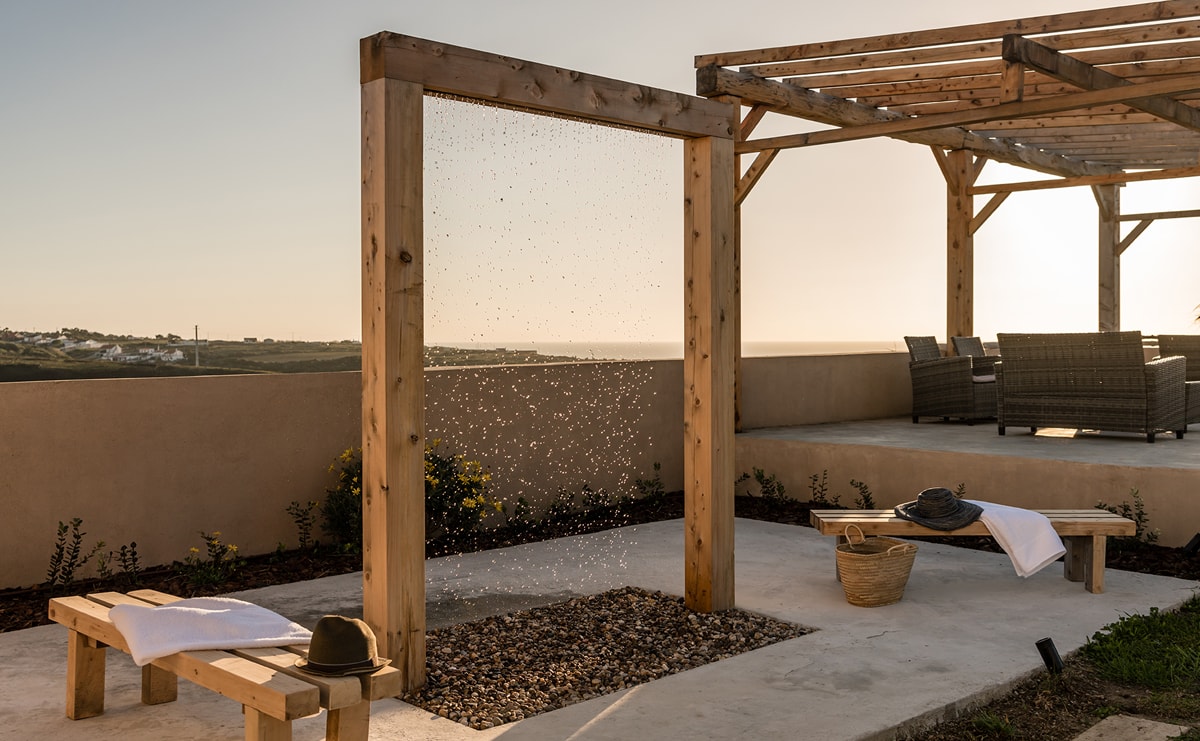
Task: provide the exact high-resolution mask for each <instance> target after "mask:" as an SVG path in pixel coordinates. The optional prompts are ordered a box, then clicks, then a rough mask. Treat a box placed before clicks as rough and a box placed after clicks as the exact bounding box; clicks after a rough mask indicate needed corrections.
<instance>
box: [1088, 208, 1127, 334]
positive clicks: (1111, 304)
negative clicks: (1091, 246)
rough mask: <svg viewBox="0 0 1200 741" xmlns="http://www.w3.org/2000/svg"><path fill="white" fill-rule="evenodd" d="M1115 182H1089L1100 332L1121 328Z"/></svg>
mask: <svg viewBox="0 0 1200 741" xmlns="http://www.w3.org/2000/svg"><path fill="white" fill-rule="evenodd" d="M1119 187H1120V186H1118V185H1093V186H1092V193H1093V194H1094V195H1095V196H1096V206H1097V211H1098V212H1099V220H1098V225H1099V230H1098V240H1097V241H1098V245H1099V254H1098V260H1099V268H1100V269H1099V276H1098V277H1099V285H1098V286H1097V296H1096V298H1097V306H1098V310H1099V317H1098V318H1099V328H1100V331H1101V332H1116V331H1119V330H1120V329H1121V246H1120V245H1121V222H1120V216H1121V192H1120V190H1118V188H1119Z"/></svg>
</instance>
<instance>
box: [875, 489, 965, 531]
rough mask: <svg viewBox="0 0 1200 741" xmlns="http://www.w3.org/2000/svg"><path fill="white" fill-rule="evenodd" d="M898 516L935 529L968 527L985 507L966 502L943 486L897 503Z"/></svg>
mask: <svg viewBox="0 0 1200 741" xmlns="http://www.w3.org/2000/svg"><path fill="white" fill-rule="evenodd" d="M895 512H896V516H897V517H900V518H903V519H905V520H911V521H912V522H915V523H917V524H918V525H924V526H925V527H928V528H932V529H934V530H957V529H959V528H960V527H966V526H967V525H970V524H971V523H972V522H975V520H977V519H979V515H981V514H982V513H983V507H980V506H979V505H978V504H974V503H972V502H965V501H963V500H962V499H959V498H958V497H956V496H954V492H952V491H950V490H949V489H944V488H942V487H936V488H933V489H926V490H925V491H923V492H921V493H920V494H918V495H917V498H916V499H915V500H913V501H911V502H905V503H904V504H898V505H896V510H895Z"/></svg>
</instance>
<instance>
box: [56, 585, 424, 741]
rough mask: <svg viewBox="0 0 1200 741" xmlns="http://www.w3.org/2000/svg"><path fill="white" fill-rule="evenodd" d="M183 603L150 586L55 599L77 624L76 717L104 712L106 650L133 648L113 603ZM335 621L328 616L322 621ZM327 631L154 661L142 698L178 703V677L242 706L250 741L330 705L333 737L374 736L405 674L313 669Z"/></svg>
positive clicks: (283, 734) (72, 637)
mask: <svg viewBox="0 0 1200 741" xmlns="http://www.w3.org/2000/svg"><path fill="white" fill-rule="evenodd" d="M178 600H179V598H178V597H175V596H172V595H169V594H164V593H162V592H156V591H153V590H147V589H143V590H137V591H133V592H130V593H129V594H121V593H119V592H103V593H99V594H90V595H88V596H87V597H80V596H72V597H55V598H53V599H51V600H50V618H51V619H52V620H54V621H55V622H58V623H61V624H62V625H65V626H66V627H67V628H69V629H70V633H69V635H68V643H67V704H66V712H67V717H68V718H71V719H72V720H79V719H82V718H91V717H93V716H97V715H100V714H101V713H103V712H104V665H105V649H106V648H107V647H109V646H112V647H113V648H117V649H120V650H122V651H124V652H126V653H131V654H132V653H133V652H132V651H131V650H130V646H129V642H128V641H127V640H126V638H125V636H124V635H122V633H121V631H120V630H119V629H118V628H117V626H116V625H115V624H114V622H113V620H112V619H111V618H110V610H111V608H113V607H115V606H117V605H136V606H141V607H147V606H153V605H168V604H171V603H173V602H176V601H178ZM334 617H337V616H334ZM329 619H330V618H322V622H324V621H326V620H329ZM355 622H360V621H355ZM321 629H322V626H321V624H318V626H317V631H316V632H314V634H313V636H314V639H313V645H312V646H306V645H295V646H280V647H271V648H266V647H262V648H241V649H232V650H197V651H179V652H177V653H173V654H170V655H167V656H163V657H161V658H157V659H154V660H153V661H152V662H151V663H148V664H146V665H144V666H143V667H142V703H143V704H145V705H157V704H160V703H165V702H172V701H174V700H175V699H176V696H177V684H178V678H179V677H184V678H185V679H189V680H191V681H192V682H194V683H195V684H198V685H200V686H201V687H205V688H207V689H210V690H212V691H214V692H217V693H219V694H221V695H224V696H225V697H228V698H230V699H232V700H235V701H237V702H239V703H241V704H242V711H243V714H244V715H245V737H246V739H248V740H249V739H258V740H261V741H267V740H271V741H275V740H285V739H290V738H291V737H292V721H293V720H295V719H296V718H303V717H305V716H309V715H315V714H317V713H319V712H321V710H328V718H327V720H326V724H325V730H326V738H327V739H330V740H331V741H332V740H333V739H341V740H342V741H350V740H351V739H353V740H355V741H366V739H367V733H368V730H369V724H370V712H371V701H372V700H379V699H382V698H384V697H393V696H396V695H399V694H401V692H402V686H401V675H400V672H399V671H398V670H397V669H396V668H394V667H391V666H380V665H379V664H380V663H381V662H380V660H378V659H376V660H375V664H376V665H375V666H372V667H368V668H369V669H370V673H365V671H364V669H357V668H355V669H351V670H347V671H345V672H343V673H339V674H329V675H322V674H313V673H311V671H318V670H319V667H320V666H321V665H318V664H317V663H316V662H315V657H316V656H317V651H318V649H317V645H318V644H317V634H318V633H320V631H321ZM372 637H373V636H372ZM310 649H311V650H312V652H313V653H312V654H311V656H310V654H309V651H310ZM360 663H362V662H360ZM305 668H308V669H309V671H306V670H305ZM360 672H361V673H360Z"/></svg>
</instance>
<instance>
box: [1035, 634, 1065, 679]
mask: <svg viewBox="0 0 1200 741" xmlns="http://www.w3.org/2000/svg"><path fill="white" fill-rule="evenodd" d="M1036 645H1037V650H1038V653H1040V654H1041V655H1042V663H1044V664H1045V665H1046V669H1048V670H1049V671H1050V673H1052V674H1062V670H1063V660H1062V657H1061V656H1059V655H1058V649H1057V648H1055V647H1054V641H1053V640H1051V639H1049V638H1043V639H1042V640H1040V641H1038V642H1037V644H1036Z"/></svg>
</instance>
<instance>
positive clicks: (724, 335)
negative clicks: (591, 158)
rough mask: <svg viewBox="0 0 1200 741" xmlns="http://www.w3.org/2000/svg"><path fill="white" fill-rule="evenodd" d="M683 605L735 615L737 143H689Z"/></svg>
mask: <svg viewBox="0 0 1200 741" xmlns="http://www.w3.org/2000/svg"><path fill="white" fill-rule="evenodd" d="M683 146H684V164H685V167H686V171H685V173H684V234H685V239H684V261H683V264H684V312H685V313H684V319H685V326H684V355H683V375H684V377H683V385H684V389H685V408H684V452H683V475H684V601H685V603H686V604H687V606H688V607H689V608H691V609H693V610H696V611H699V612H712V611H715V610H726V609H730V608H732V607H733V605H734V584H733V479H734V473H733V468H734V457H733V453H734V450H733V448H734V442H733V428H734V420H733V406H734V404H733V400H734V363H733V358H734V347H733V342H734V334H735V325H736V322H735V320H734V317H735V315H736V311H737V309H736V305H735V302H734V234H733V229H734V225H733V218H734V209H733V185H734V177H735V173H734V164H733V162H734V157H733V140H732V139H718V138H715V137H702V138H694V139H688V140H685V141H684V145H683Z"/></svg>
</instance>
